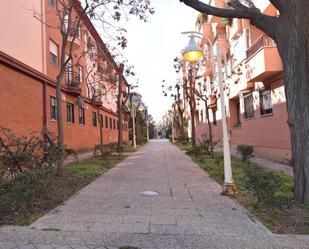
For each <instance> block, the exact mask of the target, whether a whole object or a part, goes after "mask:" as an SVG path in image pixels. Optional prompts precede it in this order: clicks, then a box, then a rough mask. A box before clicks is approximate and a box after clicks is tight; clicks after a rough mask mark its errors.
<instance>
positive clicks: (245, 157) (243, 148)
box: [237, 144, 254, 161]
mask: <svg viewBox="0 0 309 249" xmlns="http://www.w3.org/2000/svg"><path fill="white" fill-rule="evenodd" d="M253 152H254V149H253V146H252V145H245V144H242V145H238V146H237V154H240V155H241V160H242V161H249V160H250V159H251V158H252V157H254V155H253Z"/></svg>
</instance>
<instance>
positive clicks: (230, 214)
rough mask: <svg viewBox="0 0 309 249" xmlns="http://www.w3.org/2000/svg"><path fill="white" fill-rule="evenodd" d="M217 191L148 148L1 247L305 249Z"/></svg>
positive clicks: (12, 233) (306, 243)
mask: <svg viewBox="0 0 309 249" xmlns="http://www.w3.org/2000/svg"><path fill="white" fill-rule="evenodd" d="M148 190H152V191H157V192H158V193H159V196H156V197H144V196H142V195H141V193H142V192H143V191H148ZM220 191H221V187H220V186H219V185H218V184H217V183H215V182H214V181H213V180H212V179H211V178H210V177H209V176H208V175H207V173H205V172H204V171H203V170H201V169H200V168H199V167H198V166H197V165H196V164H195V163H193V162H192V161H191V160H190V158H189V157H188V156H186V155H185V154H184V153H183V152H182V151H180V150H179V149H178V148H176V146H174V145H171V144H170V143H169V142H168V141H162V140H161V141H160V140H157V141H152V142H150V143H149V144H147V145H145V146H144V147H143V148H142V149H140V150H139V151H138V152H136V153H134V154H133V155H132V156H130V157H128V158H127V159H125V160H124V161H122V162H121V163H120V164H119V165H118V166H117V167H116V168H113V169H112V170H110V171H109V172H108V173H106V174H105V175H103V176H102V177H100V178H98V179H97V180H96V181H94V182H93V183H91V184H90V185H88V186H87V187H85V188H84V189H83V190H81V191H80V192H79V193H78V194H76V195H75V196H74V197H72V198H71V199H70V200H68V201H67V202H66V203H65V204H64V205H62V206H59V207H58V208H57V209H55V210H53V211H52V212H50V213H49V214H47V215H45V216H44V217H42V218H41V219H39V220H37V221H36V222H35V223H33V224H32V225H31V226H30V227H24V228H20V227H6V228H2V229H0V248H2V249H12V248H22V249H26V248H27V249H30V248H39V249H40V248H42V249H43V248H44V249H45V248H62V249H69V248H80V249H81V248H85V249H87V248H89V249H94V248H105V249H107V248H108V249H116V248H118V247H120V246H124V245H131V246H135V247H138V248H141V249H199V248H200V249H206V248H211V249H215V248H235V249H236V248H237V249H241V248H263V249H265V248H293V249H296V248H303V249H305V248H307V249H308V248H309V237H308V236H292V235H290V236H286V235H273V234H272V233H271V232H270V231H269V230H268V229H267V228H265V227H264V226H263V225H262V224H261V223H260V222H258V221H256V220H254V219H253V218H252V217H250V215H249V214H247V213H246V211H245V210H244V209H243V208H241V207H240V206H239V205H238V204H237V203H235V202H234V201H233V200H231V199H230V198H228V197H224V196H221V195H220ZM52 230H58V231H52Z"/></svg>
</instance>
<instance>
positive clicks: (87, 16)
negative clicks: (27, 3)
mask: <svg viewBox="0 0 309 249" xmlns="http://www.w3.org/2000/svg"><path fill="white" fill-rule="evenodd" d="M153 13H154V10H153V8H152V7H151V6H150V1H149V0H146V1H140V0H122V1H114V0H84V1H83V2H82V3H81V2H80V1H79V0H57V4H56V15H57V17H58V23H57V24H56V26H55V24H50V23H45V24H46V26H48V27H51V28H54V29H57V30H59V32H60V34H61V37H62V40H61V45H60V47H59V48H60V58H59V71H58V74H57V77H56V99H57V130H58V131H57V132H58V145H59V147H60V149H61V155H62V156H61V159H60V162H59V165H58V170H57V173H58V175H62V174H63V166H64V134H63V120H62V103H61V102H62V101H61V88H62V83H63V81H64V77H65V75H66V74H67V72H68V68H69V67H71V66H72V65H71V61H72V58H73V53H72V52H73V45H74V42H75V40H76V37H77V36H78V35H79V34H80V32H81V28H82V23H83V22H89V21H90V20H91V19H96V20H98V19H99V20H100V21H101V22H102V23H104V30H103V31H104V32H105V33H107V32H106V31H107V29H106V27H109V28H110V29H113V30H114V31H116V33H117V32H118V35H114V40H117V41H118V44H116V45H118V46H121V47H122V48H125V47H126V44H127V39H126V37H125V35H124V34H123V33H125V32H126V30H125V29H124V28H123V27H117V22H119V21H120V20H121V19H122V17H126V18H127V17H128V16H129V15H132V16H137V17H138V18H139V19H141V20H142V21H147V17H148V15H149V14H153ZM34 17H35V18H37V19H39V20H40V21H43V20H42V19H41V16H40V15H38V14H37V13H36V12H34ZM120 26H122V25H120ZM69 75H70V74H69ZM70 77H72V76H70Z"/></svg>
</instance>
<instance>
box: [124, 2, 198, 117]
mask: <svg viewBox="0 0 309 249" xmlns="http://www.w3.org/2000/svg"><path fill="white" fill-rule="evenodd" d="M151 2H152V5H153V6H154V8H155V11H156V13H155V14H154V15H153V16H151V17H150V18H149V21H148V22H147V23H143V22H140V21H138V20H135V18H131V20H130V21H129V23H128V24H127V25H126V27H127V29H128V41H129V42H128V48H127V49H126V51H125V54H126V57H127V58H128V59H129V62H130V64H132V65H134V66H135V71H136V73H137V77H138V78H139V86H140V87H139V89H138V91H139V92H140V93H141V94H142V96H143V101H144V102H145V103H146V105H147V106H148V108H149V113H150V114H151V115H153V116H154V118H155V120H157V121H159V120H160V119H161V118H162V116H163V115H164V114H165V112H166V111H167V110H168V108H169V107H170V105H171V99H170V98H167V97H163V94H162V87H161V85H162V80H163V79H165V80H166V81H167V82H175V81H176V79H177V75H176V74H175V73H174V70H173V59H174V58H175V57H176V56H178V55H179V53H180V51H181V49H183V48H184V47H185V46H186V45H187V43H188V41H189V39H188V37H186V36H184V35H181V34H180V33H181V32H182V31H188V30H194V24H195V19H196V17H197V12H196V11H194V10H192V9H191V8H189V7H187V6H185V5H184V4H182V3H180V2H179V0H152V1H151Z"/></svg>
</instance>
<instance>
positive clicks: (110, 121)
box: [109, 118, 113, 129]
mask: <svg viewBox="0 0 309 249" xmlns="http://www.w3.org/2000/svg"><path fill="white" fill-rule="evenodd" d="M109 128H110V129H113V120H112V118H109Z"/></svg>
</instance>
